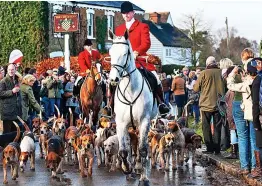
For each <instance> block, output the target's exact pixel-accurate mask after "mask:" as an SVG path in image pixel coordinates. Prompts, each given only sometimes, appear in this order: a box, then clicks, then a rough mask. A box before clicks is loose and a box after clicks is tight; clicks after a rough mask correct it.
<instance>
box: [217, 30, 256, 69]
mask: <svg viewBox="0 0 262 186" xmlns="http://www.w3.org/2000/svg"><path fill="white" fill-rule="evenodd" d="M225 32H226V30H225V29H223V28H222V29H219V30H218V37H219V38H220V39H219V43H218V47H217V49H216V55H215V56H216V58H217V59H219V58H220V59H221V58H226V57H228V58H230V59H231V60H232V61H233V62H234V63H236V64H241V58H240V55H241V52H242V50H243V49H244V48H246V47H252V44H251V42H250V41H249V40H248V39H246V38H244V37H240V36H237V29H235V28H234V27H232V28H231V29H230V34H229V49H230V53H229V56H228V48H227V38H226V34H225ZM255 45H256V44H255V43H254V47H253V48H257V46H255Z"/></svg>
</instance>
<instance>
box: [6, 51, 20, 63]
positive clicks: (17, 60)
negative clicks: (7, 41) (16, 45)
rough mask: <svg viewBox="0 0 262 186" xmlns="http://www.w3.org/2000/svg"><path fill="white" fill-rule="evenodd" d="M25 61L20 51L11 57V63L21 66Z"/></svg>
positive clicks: (12, 53)
mask: <svg viewBox="0 0 262 186" xmlns="http://www.w3.org/2000/svg"><path fill="white" fill-rule="evenodd" d="M22 59H23V53H22V52H21V51H20V50H17V49H15V50H13V51H12V52H11V54H10V56H9V63H13V64H21V63H22Z"/></svg>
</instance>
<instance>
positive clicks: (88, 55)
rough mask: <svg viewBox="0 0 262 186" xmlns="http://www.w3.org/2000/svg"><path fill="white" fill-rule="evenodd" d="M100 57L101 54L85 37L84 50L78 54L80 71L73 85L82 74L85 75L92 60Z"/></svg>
mask: <svg viewBox="0 0 262 186" xmlns="http://www.w3.org/2000/svg"><path fill="white" fill-rule="evenodd" d="M100 59H101V55H100V53H99V52H98V50H95V49H93V48H92V41H91V40H90V39H86V40H85V43H84V51H82V52H80V53H79V56H78V64H79V67H80V72H79V76H78V77H77V79H76V82H75V85H77V83H78V81H79V80H80V79H81V78H82V76H85V75H86V71H87V70H88V69H91V65H92V61H98V60H100Z"/></svg>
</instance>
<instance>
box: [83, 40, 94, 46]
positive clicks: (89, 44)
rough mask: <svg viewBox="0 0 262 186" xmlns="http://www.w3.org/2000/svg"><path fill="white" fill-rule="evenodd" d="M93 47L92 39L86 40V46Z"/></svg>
mask: <svg viewBox="0 0 262 186" xmlns="http://www.w3.org/2000/svg"><path fill="white" fill-rule="evenodd" d="M91 45H92V41H91V40H90V39H86V40H85V43H84V46H91Z"/></svg>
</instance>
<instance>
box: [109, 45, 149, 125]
mask: <svg viewBox="0 0 262 186" xmlns="http://www.w3.org/2000/svg"><path fill="white" fill-rule="evenodd" d="M114 44H123V45H127V46H128V52H127V57H126V62H125V64H124V66H121V65H117V64H111V68H115V69H116V70H117V71H118V73H119V75H120V77H128V83H127V85H126V88H125V89H124V92H122V91H121V89H120V86H119V84H118V85H117V91H116V94H117V98H118V100H119V101H120V102H121V103H123V104H125V105H128V106H130V118H131V124H132V127H133V129H134V130H136V127H135V125H134V117H133V114H132V108H133V105H134V103H135V102H136V101H137V99H138V98H139V96H140V95H141V93H142V91H143V89H144V84H145V78H144V77H143V76H142V74H141V76H142V79H143V80H142V88H141V90H140V92H139V94H138V95H137V97H136V98H135V99H134V100H133V101H129V100H128V99H127V98H126V97H125V92H126V90H127V87H128V85H129V83H130V81H131V78H130V76H131V74H132V73H133V72H135V71H136V67H135V69H134V70H132V71H131V72H128V71H127V69H128V67H129V66H130V65H128V59H129V57H130V55H131V52H130V49H129V47H130V46H129V44H128V43H126V42H113V45H114ZM119 68H120V69H122V71H121V73H120V69H119ZM124 72H126V73H127V74H126V75H123V73H124ZM119 93H120V94H121V96H122V97H123V99H124V100H121V99H120V97H119Z"/></svg>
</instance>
